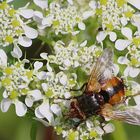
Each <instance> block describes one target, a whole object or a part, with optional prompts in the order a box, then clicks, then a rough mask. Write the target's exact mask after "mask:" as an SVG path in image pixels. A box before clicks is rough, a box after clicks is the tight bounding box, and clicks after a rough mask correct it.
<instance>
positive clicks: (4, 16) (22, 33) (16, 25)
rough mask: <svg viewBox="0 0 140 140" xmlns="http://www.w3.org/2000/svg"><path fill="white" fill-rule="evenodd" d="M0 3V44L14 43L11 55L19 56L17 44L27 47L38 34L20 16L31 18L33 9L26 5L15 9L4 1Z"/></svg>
mask: <svg viewBox="0 0 140 140" xmlns="http://www.w3.org/2000/svg"><path fill="white" fill-rule="evenodd" d="M0 5H1V8H0V19H1V20H0V28H1V32H0V45H1V46H4V47H5V46H8V45H10V44H14V50H13V52H12V55H13V56H14V57H17V58H20V57H21V56H22V52H21V51H20V49H19V48H18V44H19V45H21V46H24V47H29V46H31V44H32V39H34V38H36V37H37V36H38V32H37V31H36V30H35V29H33V28H31V27H29V26H28V25H27V23H26V22H24V21H23V18H22V17H24V19H25V18H26V19H29V18H31V17H32V16H33V10H31V9H27V7H24V8H20V9H18V10H15V9H14V8H13V7H12V6H10V5H9V4H8V3H6V2H2V3H1V4H0ZM23 13H24V14H23ZM21 16H22V17H21ZM18 52H19V53H20V54H19V55H18V54H17V53H18Z"/></svg>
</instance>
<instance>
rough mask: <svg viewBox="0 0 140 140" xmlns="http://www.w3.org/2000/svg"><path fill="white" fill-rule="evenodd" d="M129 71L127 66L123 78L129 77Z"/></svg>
mask: <svg viewBox="0 0 140 140" xmlns="http://www.w3.org/2000/svg"><path fill="white" fill-rule="evenodd" d="M129 70H130V67H129V66H127V67H126V68H125V70H124V76H125V77H127V76H128V75H129Z"/></svg>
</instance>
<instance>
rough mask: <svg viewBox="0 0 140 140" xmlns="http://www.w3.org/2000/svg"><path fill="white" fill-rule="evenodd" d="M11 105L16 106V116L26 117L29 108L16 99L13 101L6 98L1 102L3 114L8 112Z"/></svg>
mask: <svg viewBox="0 0 140 140" xmlns="http://www.w3.org/2000/svg"><path fill="white" fill-rule="evenodd" d="M11 104H14V105H15V109H16V114H17V115H18V116H20V117H21V116H24V115H25V114H26V112H27V107H26V105H25V104H24V103H22V102H21V101H19V100H17V99H15V100H11V99H8V98H4V99H3V100H2V101H1V111H2V112H7V111H8V109H9V107H10V105H11Z"/></svg>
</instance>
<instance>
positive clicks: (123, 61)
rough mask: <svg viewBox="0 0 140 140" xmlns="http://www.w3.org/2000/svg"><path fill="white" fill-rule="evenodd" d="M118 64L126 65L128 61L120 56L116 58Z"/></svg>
mask: <svg viewBox="0 0 140 140" xmlns="http://www.w3.org/2000/svg"><path fill="white" fill-rule="evenodd" d="M118 63H119V64H128V63H129V60H128V59H127V57H125V56H120V57H119V58H118Z"/></svg>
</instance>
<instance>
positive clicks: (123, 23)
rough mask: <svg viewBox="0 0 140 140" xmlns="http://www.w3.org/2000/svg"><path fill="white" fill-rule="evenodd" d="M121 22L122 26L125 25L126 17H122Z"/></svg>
mask: <svg viewBox="0 0 140 140" xmlns="http://www.w3.org/2000/svg"><path fill="white" fill-rule="evenodd" d="M121 23H122V25H123V26H125V25H126V24H127V23H128V21H127V18H125V17H122V18H121Z"/></svg>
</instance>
